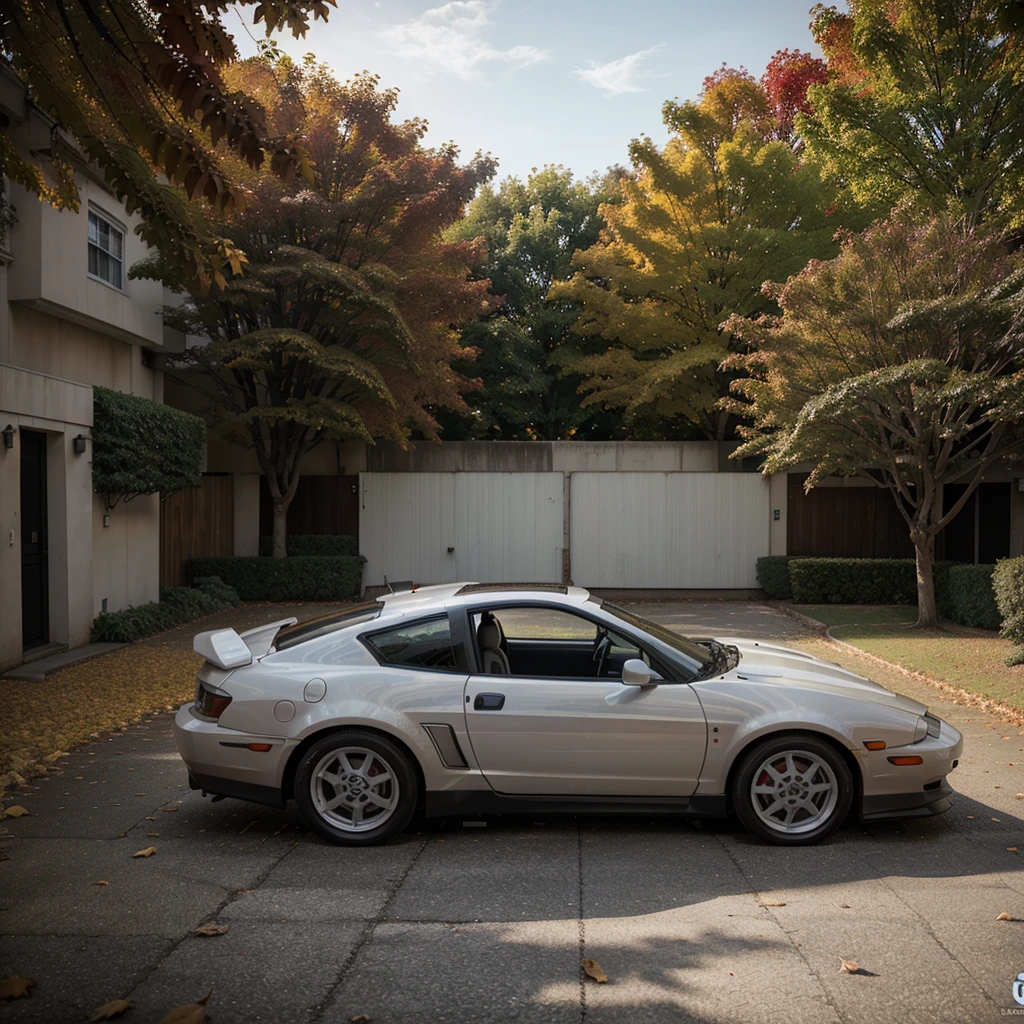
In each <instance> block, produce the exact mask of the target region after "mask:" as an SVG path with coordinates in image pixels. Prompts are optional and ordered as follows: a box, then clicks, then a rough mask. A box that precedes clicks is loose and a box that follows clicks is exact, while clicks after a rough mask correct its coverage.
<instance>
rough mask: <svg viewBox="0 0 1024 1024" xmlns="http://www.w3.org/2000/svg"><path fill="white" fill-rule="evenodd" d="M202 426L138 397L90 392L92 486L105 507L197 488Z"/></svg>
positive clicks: (194, 419)
mask: <svg viewBox="0 0 1024 1024" xmlns="http://www.w3.org/2000/svg"><path fill="white" fill-rule="evenodd" d="M205 443H206V424H205V423H204V422H203V421H202V420H201V419H200V418H199V417H198V416H193V415H192V414H191V413H187V412H181V411H180V410H178V409H171V408H170V407H168V406H166V405H163V404H162V403H160V402H154V401H152V400H150V399H148V398H141V397H139V396H138V395H126V394H123V393H122V392H120V391H111V390H110V389H109V388H101V387H94V388H93V426H92V486H93V490H95V491H97V492H98V493H99V494H100V495H102V496H103V500H104V502H105V503H106V506H107V508H113V506H114V505H116V504H117V503H118V502H119V501H130V500H131V499H132V498H135V497H138V496H139V495H142V494H157V493H159V494H160V496H161V497H163V498H166V497H167V496H168V495H169V494H174V493H175V492H177V491H180V490H183V489H184V488H186V487H198V486H199V484H200V482H201V475H200V472H199V469H200V466H201V465H202V459H203V445H204V444H205Z"/></svg>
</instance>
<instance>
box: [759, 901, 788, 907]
mask: <svg viewBox="0 0 1024 1024" xmlns="http://www.w3.org/2000/svg"><path fill="white" fill-rule="evenodd" d="M785 905H786V903H785V901H784V900H764V901H763V902H762V903H761V906H762V907H784V906H785Z"/></svg>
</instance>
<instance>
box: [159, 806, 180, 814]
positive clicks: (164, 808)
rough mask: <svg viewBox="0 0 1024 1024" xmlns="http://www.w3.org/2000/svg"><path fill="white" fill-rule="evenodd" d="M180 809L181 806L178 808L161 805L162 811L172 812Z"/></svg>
mask: <svg viewBox="0 0 1024 1024" xmlns="http://www.w3.org/2000/svg"><path fill="white" fill-rule="evenodd" d="M178 809H179V808H177V807H161V808H160V810H161V811H166V812H167V813H168V814H170V813H171V811H176V810H178Z"/></svg>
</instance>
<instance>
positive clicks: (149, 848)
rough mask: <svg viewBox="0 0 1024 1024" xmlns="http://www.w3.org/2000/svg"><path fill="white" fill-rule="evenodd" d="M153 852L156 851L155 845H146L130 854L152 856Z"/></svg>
mask: <svg viewBox="0 0 1024 1024" xmlns="http://www.w3.org/2000/svg"><path fill="white" fill-rule="evenodd" d="M154 853H156V847H155V846H147V847H146V848H145V849H144V850H136V851H135V853H133V854H132V856H133V857H152V856H153V854H154Z"/></svg>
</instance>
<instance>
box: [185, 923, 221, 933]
mask: <svg viewBox="0 0 1024 1024" xmlns="http://www.w3.org/2000/svg"><path fill="white" fill-rule="evenodd" d="M227 930H228V926H227V925H226V924H217V922H216V921H207V922H206V924H201V925H200V926H199V927H198V928H193V929H192V934H193V935H223V934H225V932H227Z"/></svg>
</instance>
